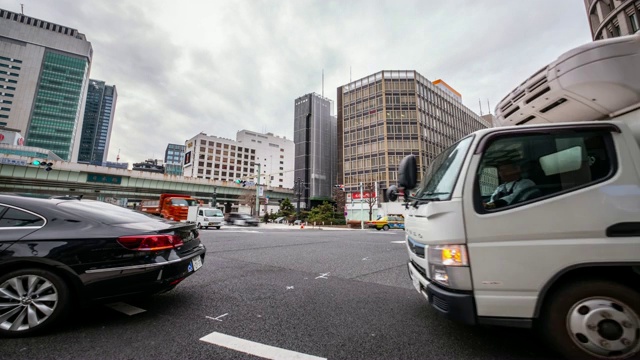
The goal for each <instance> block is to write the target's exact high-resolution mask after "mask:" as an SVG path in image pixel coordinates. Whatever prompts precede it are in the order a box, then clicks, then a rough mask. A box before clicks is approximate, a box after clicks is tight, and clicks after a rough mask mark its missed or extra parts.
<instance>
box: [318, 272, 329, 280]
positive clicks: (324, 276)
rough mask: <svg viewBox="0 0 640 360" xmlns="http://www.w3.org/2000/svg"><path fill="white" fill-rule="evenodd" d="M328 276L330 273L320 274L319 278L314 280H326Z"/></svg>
mask: <svg viewBox="0 0 640 360" xmlns="http://www.w3.org/2000/svg"><path fill="white" fill-rule="evenodd" d="M329 274H331V273H326V274H321V275H320V276H318V277H316V279H328V277H327V276H329Z"/></svg>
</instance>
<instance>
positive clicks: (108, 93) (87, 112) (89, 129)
mask: <svg viewBox="0 0 640 360" xmlns="http://www.w3.org/2000/svg"><path fill="white" fill-rule="evenodd" d="M117 100H118V92H117V91H116V87H115V86H108V85H106V84H105V82H104V81H100V80H93V79H91V80H90V81H89V89H88V91H87V100H86V102H85V104H86V105H85V109H84V121H83V122H82V135H81V137H80V149H79V152H78V162H79V163H88V164H92V165H98V166H100V165H101V164H102V163H103V162H105V161H107V155H108V152H109V141H110V140H111V131H112V129H113V116H114V113H115V110H116V101H117Z"/></svg>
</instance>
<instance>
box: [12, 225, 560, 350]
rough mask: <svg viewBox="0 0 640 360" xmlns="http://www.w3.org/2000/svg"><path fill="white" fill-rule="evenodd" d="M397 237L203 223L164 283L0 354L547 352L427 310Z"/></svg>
mask: <svg viewBox="0 0 640 360" xmlns="http://www.w3.org/2000/svg"><path fill="white" fill-rule="evenodd" d="M403 237H404V233H403V232H402V231H387V232H384V231H375V230H328V229H323V230H319V229H312V228H306V229H300V228H299V227H286V226H279V225H268V226H261V227H259V228H236V227H231V226H227V227H223V229H221V230H215V229H211V230H203V231H202V233H201V238H202V240H203V243H204V244H205V245H206V246H207V255H206V258H205V261H204V266H203V267H202V268H200V269H199V270H198V271H197V272H196V273H195V274H193V275H192V276H191V277H189V278H187V279H186V280H185V281H183V282H182V283H181V284H180V285H179V286H178V287H177V288H176V289H174V290H173V291H171V292H169V293H166V294H162V295H158V296H154V297H151V298H148V299H138V300H132V301H129V302H127V303H120V304H116V305H114V306H113V307H108V306H103V305H99V306H91V307H88V308H81V309H76V310H75V312H74V314H73V316H72V317H71V318H69V320H68V321H67V322H66V323H65V324H63V325H61V326H60V327H58V328H57V329H56V330H55V331H54V332H52V333H48V334H44V335H41V336H37V337H31V338H21V339H1V338H0V359H5V360H8V359H260V358H278V359H280V358H282V359H294V358H295V359H323V358H324V359H507V358H508V359H538V358H550V357H553V356H554V354H553V353H552V352H550V351H549V350H548V349H546V348H545V347H544V346H543V345H541V344H540V342H539V341H538V339H537V338H536V337H535V335H534V334H533V333H532V332H530V331H528V330H518V329H515V330H514V329H505V328H496V327H469V326H464V325H460V324H456V323H453V322H450V321H448V320H446V319H444V318H442V317H441V316H440V315H439V314H437V313H436V312H435V311H434V310H432V309H430V308H429V307H428V306H427V303H426V301H425V300H424V298H422V296H421V295H419V294H418V293H417V292H416V291H415V290H414V289H413V287H412V285H411V282H410V280H409V277H408V275H407V270H406V265H405V264H406V260H407V254H406V248H405V245H404V244H403ZM114 307H115V308H116V309H114ZM135 312H139V313H137V314H134V313H135ZM251 354H257V355H251Z"/></svg>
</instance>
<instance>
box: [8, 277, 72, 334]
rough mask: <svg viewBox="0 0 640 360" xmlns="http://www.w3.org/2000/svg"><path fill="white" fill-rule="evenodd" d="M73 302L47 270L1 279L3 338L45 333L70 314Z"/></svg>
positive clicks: (60, 283) (64, 285)
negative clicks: (66, 314)
mask: <svg viewBox="0 0 640 360" xmlns="http://www.w3.org/2000/svg"><path fill="white" fill-rule="evenodd" d="M69 300H70V299H69V289H68V287H67V285H66V284H65V283H64V281H63V280H62V279H61V278H60V277H59V276H58V275H56V274H54V273H52V272H49V271H47V270H42V269H36V268H31V269H23V270H17V271H12V272H10V273H8V274H5V275H2V276H0V335H4V336H25V335H32V334H33V333H36V332H40V331H42V330H45V329H46V328H48V327H50V326H51V325H53V324H54V323H55V322H56V321H57V320H58V319H59V318H60V317H61V316H63V315H64V314H65V313H66V311H67V309H68V304H69Z"/></svg>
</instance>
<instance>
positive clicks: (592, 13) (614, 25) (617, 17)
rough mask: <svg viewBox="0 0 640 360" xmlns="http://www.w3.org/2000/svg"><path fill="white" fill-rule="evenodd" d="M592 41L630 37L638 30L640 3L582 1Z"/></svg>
mask: <svg viewBox="0 0 640 360" xmlns="http://www.w3.org/2000/svg"><path fill="white" fill-rule="evenodd" d="M584 5H585V7H586V8H587V16H588V19H589V27H590V28H591V37H592V38H593V40H600V39H608V38H612V37H617V36H622V35H630V34H633V33H635V32H636V31H638V30H639V29H640V18H639V16H638V13H639V12H640V1H637V0H584Z"/></svg>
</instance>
